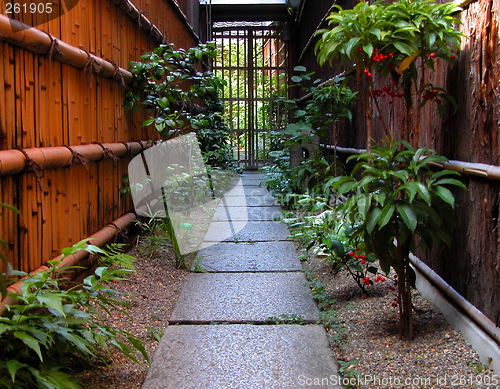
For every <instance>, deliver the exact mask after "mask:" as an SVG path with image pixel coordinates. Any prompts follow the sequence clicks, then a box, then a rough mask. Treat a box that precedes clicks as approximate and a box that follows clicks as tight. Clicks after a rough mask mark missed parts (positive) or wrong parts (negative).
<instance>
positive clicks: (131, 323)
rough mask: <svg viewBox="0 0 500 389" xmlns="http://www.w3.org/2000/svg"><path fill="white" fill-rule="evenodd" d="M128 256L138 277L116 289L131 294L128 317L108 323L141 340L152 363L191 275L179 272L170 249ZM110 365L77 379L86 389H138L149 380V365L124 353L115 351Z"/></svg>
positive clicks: (99, 367)
mask: <svg viewBox="0 0 500 389" xmlns="http://www.w3.org/2000/svg"><path fill="white" fill-rule="evenodd" d="M128 254H130V255H132V256H134V257H136V258H137V262H136V264H135V270H136V272H137V273H136V274H135V275H133V276H131V277H130V279H129V280H128V281H124V282H122V283H119V284H116V287H115V288H116V289H117V290H119V291H121V292H127V293H130V307H128V308H127V313H128V314H129V315H130V319H129V318H128V317H127V316H126V315H117V316H114V317H113V318H111V319H110V320H109V321H108V324H110V325H113V326H115V327H118V328H121V329H125V330H126V331H128V332H130V333H132V334H133V335H135V336H136V337H138V338H139V339H140V340H141V341H142V342H143V344H144V346H145V349H146V351H147V353H148V355H149V358H150V360H151V361H152V359H153V355H154V352H155V349H156V346H157V345H158V340H157V338H158V337H160V336H161V333H162V330H163V329H164V328H165V327H167V326H168V321H169V319H170V315H171V313H172V310H173V308H174V305H175V301H176V300H177V298H178V296H179V294H180V291H181V289H182V287H183V285H184V282H185V281H186V278H187V275H188V273H187V272H186V271H185V270H180V269H177V268H176V267H175V265H174V261H173V260H172V259H170V260H169V259H168V258H172V254H171V253H170V251H169V249H167V250H162V251H160V252H159V253H158V255H157V256H156V257H155V258H144V257H141V256H140V255H139V254H138V253H137V251H136V250H132V251H131V252H129V253H128ZM112 358H113V361H112V363H111V364H109V365H102V364H99V363H94V365H93V368H92V369H91V370H84V371H80V372H77V374H76V375H75V377H76V379H78V380H79V381H80V382H82V384H83V385H82V386H83V388H85V389H94V388H95V389H98V388H99V389H135V388H140V387H141V385H142V382H143V381H144V379H145V378H146V374H147V371H148V367H149V366H148V364H147V362H146V361H144V360H140V361H141V363H140V364H136V363H134V362H133V361H131V360H130V359H128V358H126V357H124V356H123V355H122V354H120V353H117V352H113V354H112Z"/></svg>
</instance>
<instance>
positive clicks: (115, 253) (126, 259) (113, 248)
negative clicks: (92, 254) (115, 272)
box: [99, 243, 136, 270]
mask: <svg viewBox="0 0 500 389" xmlns="http://www.w3.org/2000/svg"><path fill="white" fill-rule="evenodd" d="M125 247H126V245H125V244H124V243H111V244H109V245H107V246H106V249H105V250H104V251H103V252H102V253H100V254H99V262H100V264H101V265H102V266H106V267H112V266H116V267H118V268H119V269H129V270H134V263H135V261H136V259H135V258H134V257H133V256H131V255H128V254H126V253H125V252H124V251H125V250H124V248H125Z"/></svg>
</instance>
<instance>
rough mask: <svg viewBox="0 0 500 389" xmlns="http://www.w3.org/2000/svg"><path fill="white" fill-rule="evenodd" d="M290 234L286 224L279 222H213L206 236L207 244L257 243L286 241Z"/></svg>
mask: <svg viewBox="0 0 500 389" xmlns="http://www.w3.org/2000/svg"><path fill="white" fill-rule="evenodd" d="M289 236H290V232H289V231H288V228H287V226H286V224H284V223H282V222H279V221H258V222H252V221H248V222H244V221H234V222H233V221H231V222H212V223H211V224H210V227H209V228H208V231H207V233H206V235H205V239H204V240H205V241H206V242H220V241H234V240H236V241H242V242H245V241H256V242H270V241H275V240H286V239H287V238H288V237H289Z"/></svg>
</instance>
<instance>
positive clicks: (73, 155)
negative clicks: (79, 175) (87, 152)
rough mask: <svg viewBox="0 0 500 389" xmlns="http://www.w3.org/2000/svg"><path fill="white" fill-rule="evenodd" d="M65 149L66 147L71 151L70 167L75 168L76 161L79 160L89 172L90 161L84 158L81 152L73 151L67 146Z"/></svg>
mask: <svg viewBox="0 0 500 389" xmlns="http://www.w3.org/2000/svg"><path fill="white" fill-rule="evenodd" d="M63 146H64V147H66V148H67V149H68V150H69V151H71V159H70V160H69V162H68V164H69V165H70V166H73V165H74V164H75V159H78V161H79V162H80V164H82V166H83V167H84V168H85V169H87V170H89V161H88V160H87V159H85V158H84V157H83V155H81V154H80V153H79V152H77V151H75V150H73V149H72V148H71V147H69V146H67V145H63Z"/></svg>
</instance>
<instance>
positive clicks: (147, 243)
mask: <svg viewBox="0 0 500 389" xmlns="http://www.w3.org/2000/svg"><path fill="white" fill-rule="evenodd" d="M135 224H136V225H137V226H139V228H140V229H141V235H140V236H139V238H138V244H137V251H138V252H139V254H140V255H142V256H145V257H147V258H154V257H156V256H157V255H158V253H159V252H160V250H162V249H164V248H165V247H166V245H167V242H166V241H165V237H164V236H163V235H162V234H161V232H160V225H161V219H160V218H159V217H158V216H157V215H156V216H155V215H150V217H146V218H142V217H141V218H136V220H135Z"/></svg>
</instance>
